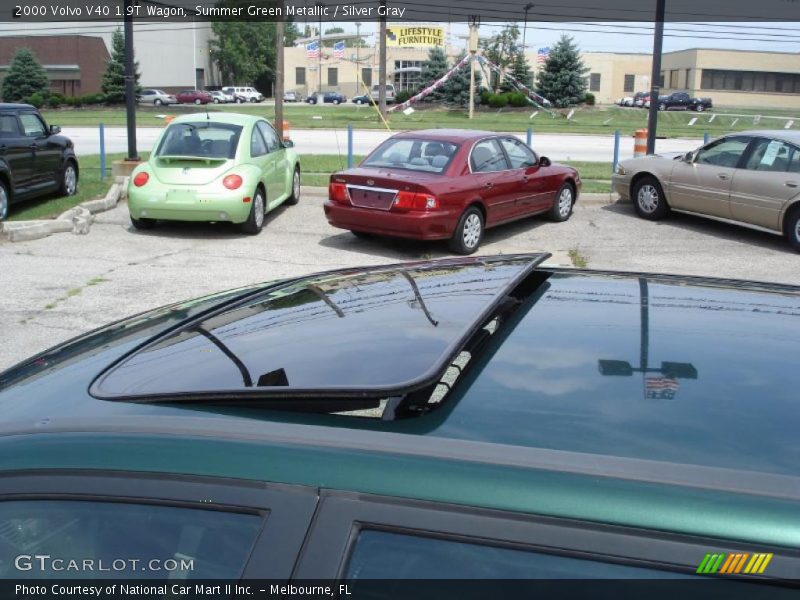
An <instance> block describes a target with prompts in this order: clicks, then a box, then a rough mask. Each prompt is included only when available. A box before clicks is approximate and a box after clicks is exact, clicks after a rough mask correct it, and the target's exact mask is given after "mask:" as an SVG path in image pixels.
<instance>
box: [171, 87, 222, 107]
mask: <svg viewBox="0 0 800 600" xmlns="http://www.w3.org/2000/svg"><path fill="white" fill-rule="evenodd" d="M175 98H176V99H177V100H178V102H180V103H181V104H208V103H209V102H213V101H214V97H213V96H212V95H211V94H209V93H208V92H203V91H200V90H184V91H183V92H178V93H177V94H175Z"/></svg>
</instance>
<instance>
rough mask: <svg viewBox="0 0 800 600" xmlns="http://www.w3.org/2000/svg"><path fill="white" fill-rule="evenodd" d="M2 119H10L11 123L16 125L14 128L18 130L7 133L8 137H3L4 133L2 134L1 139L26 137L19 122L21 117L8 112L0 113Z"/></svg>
mask: <svg viewBox="0 0 800 600" xmlns="http://www.w3.org/2000/svg"><path fill="white" fill-rule="evenodd" d="M0 117H8V118H9V119H10V120H11V122H12V123H14V128H15V129H16V131H9V132H7V134H6V135H3V134H2V132H0V138H19V137H23V136H24V134H23V133H22V130H21V129H20V126H21V123H20V122H19V117H18V116H17V114H16V113H14V112H9V111H6V112H2V113H0Z"/></svg>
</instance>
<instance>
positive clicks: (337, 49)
mask: <svg viewBox="0 0 800 600" xmlns="http://www.w3.org/2000/svg"><path fill="white" fill-rule="evenodd" d="M333 58H344V40H342V41H341V42H336V43H335V44H334V45H333Z"/></svg>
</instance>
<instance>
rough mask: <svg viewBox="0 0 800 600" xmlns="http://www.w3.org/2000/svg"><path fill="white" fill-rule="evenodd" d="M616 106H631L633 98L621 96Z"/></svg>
mask: <svg viewBox="0 0 800 600" xmlns="http://www.w3.org/2000/svg"><path fill="white" fill-rule="evenodd" d="M616 104H617V105H619V106H625V107H629V106H633V96H623V97H622V98H620V99H619V100H617V102H616Z"/></svg>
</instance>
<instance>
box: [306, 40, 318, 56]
mask: <svg viewBox="0 0 800 600" xmlns="http://www.w3.org/2000/svg"><path fill="white" fill-rule="evenodd" d="M306 58H319V42H311V43H310V44H308V45H307V46H306Z"/></svg>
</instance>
